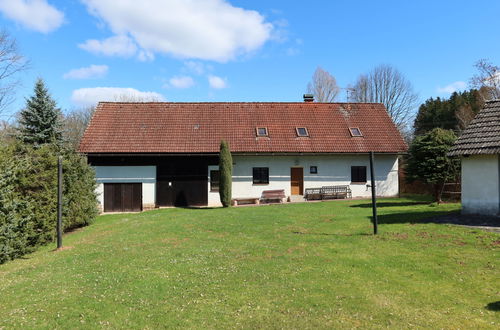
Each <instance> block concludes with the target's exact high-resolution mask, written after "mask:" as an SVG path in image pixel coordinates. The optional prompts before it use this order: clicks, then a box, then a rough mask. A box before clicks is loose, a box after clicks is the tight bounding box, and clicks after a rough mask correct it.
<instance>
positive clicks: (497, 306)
mask: <svg viewBox="0 0 500 330" xmlns="http://www.w3.org/2000/svg"><path fill="white" fill-rule="evenodd" d="M485 307H486V309H487V310H489V311H493V312H500V301H494V302H491V303H489V304H488V305H486V306H485Z"/></svg>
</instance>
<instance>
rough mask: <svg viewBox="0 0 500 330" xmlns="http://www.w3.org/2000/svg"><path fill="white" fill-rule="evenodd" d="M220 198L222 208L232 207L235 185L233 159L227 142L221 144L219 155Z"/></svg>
mask: <svg viewBox="0 0 500 330" xmlns="http://www.w3.org/2000/svg"><path fill="white" fill-rule="evenodd" d="M219 171H220V179H219V180H220V181H219V196H220V201H221V203H222V206H224V207H228V206H231V186H232V184H233V157H232V156H231V151H230V150H229V145H228V143H227V142H226V141H221V143H220V154H219Z"/></svg>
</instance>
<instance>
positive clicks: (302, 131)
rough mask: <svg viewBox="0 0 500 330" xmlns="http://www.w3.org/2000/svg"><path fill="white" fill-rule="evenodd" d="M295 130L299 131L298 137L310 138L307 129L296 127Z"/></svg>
mask: <svg viewBox="0 0 500 330" xmlns="http://www.w3.org/2000/svg"><path fill="white" fill-rule="evenodd" d="M295 130H296V131H297V136H306V137H307V136H309V133H308V132H307V128H305V127H296V128H295Z"/></svg>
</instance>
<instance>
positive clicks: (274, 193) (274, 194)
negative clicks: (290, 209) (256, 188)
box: [260, 189, 286, 203]
mask: <svg viewBox="0 0 500 330" xmlns="http://www.w3.org/2000/svg"><path fill="white" fill-rule="evenodd" d="M285 198H286V196H285V190H284V189H278V190H264V191H263V192H262V196H261V197H260V201H261V202H265V203H267V202H270V201H277V202H278V203H283V200H284V199H285Z"/></svg>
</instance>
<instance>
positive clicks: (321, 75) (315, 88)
mask: <svg viewBox="0 0 500 330" xmlns="http://www.w3.org/2000/svg"><path fill="white" fill-rule="evenodd" d="M307 92H308V93H310V94H313V95H314V101H316V102H333V101H335V98H336V97H337V95H338V94H339V92H340V88H339V86H337V81H336V80H335V77H334V76H332V75H331V74H330V73H329V72H328V71H325V70H323V68H321V67H318V68H317V69H316V71H315V72H314V75H313V77H312V81H311V82H310V83H309V84H307Z"/></svg>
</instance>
